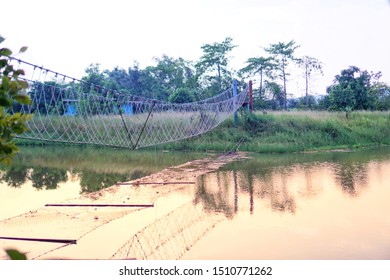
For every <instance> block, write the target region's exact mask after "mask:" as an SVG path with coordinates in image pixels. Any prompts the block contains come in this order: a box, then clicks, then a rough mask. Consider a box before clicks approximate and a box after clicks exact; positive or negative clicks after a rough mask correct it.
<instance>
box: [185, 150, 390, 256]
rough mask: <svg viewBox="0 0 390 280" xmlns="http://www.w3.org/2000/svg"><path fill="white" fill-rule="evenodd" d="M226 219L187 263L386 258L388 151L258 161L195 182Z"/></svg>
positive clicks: (389, 252) (389, 245)
mask: <svg viewBox="0 0 390 280" xmlns="http://www.w3.org/2000/svg"><path fill="white" fill-rule="evenodd" d="M198 183H199V185H198V193H197V199H198V200H201V201H203V202H205V204H206V205H209V206H208V207H207V208H208V209H209V211H210V212H213V211H214V212H215V213H216V212H218V213H220V212H223V213H224V214H225V217H226V219H225V220H224V221H223V222H221V223H220V224H219V225H218V226H216V227H215V228H214V229H213V230H212V231H211V232H210V233H209V234H208V235H207V236H206V237H205V238H203V239H202V240H200V241H199V242H198V243H197V244H196V245H195V246H194V247H193V248H192V249H191V250H190V251H189V252H188V253H187V254H186V255H185V256H184V258H185V259H390V150H389V149H375V150H364V151H358V152H348V151H337V152H330V153H322V154H304V155H288V156H265V155H258V156H255V157H254V158H253V159H252V160H249V161H247V162H244V163H236V164H232V165H230V166H228V167H227V168H224V169H223V170H221V171H219V172H215V173H210V174H207V175H204V176H202V177H201V178H199V181H198Z"/></svg>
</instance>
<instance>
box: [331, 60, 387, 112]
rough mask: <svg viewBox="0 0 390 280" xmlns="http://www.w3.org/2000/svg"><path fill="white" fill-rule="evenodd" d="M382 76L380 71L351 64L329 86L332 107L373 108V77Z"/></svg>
mask: <svg viewBox="0 0 390 280" xmlns="http://www.w3.org/2000/svg"><path fill="white" fill-rule="evenodd" d="M377 76H380V73H371V74H370V73H368V72H367V71H365V70H364V71H362V70H360V69H359V68H358V67H356V66H350V67H349V68H348V69H344V70H342V71H341V74H340V75H336V76H335V79H334V81H333V85H331V86H329V87H328V88H327V90H326V91H327V93H328V94H329V101H330V109H331V110H344V111H346V112H349V111H352V110H367V109H373V102H374V96H373V95H372V91H371V89H372V84H371V79H373V78H375V77H377Z"/></svg>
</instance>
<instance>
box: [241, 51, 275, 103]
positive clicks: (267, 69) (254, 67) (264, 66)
mask: <svg viewBox="0 0 390 280" xmlns="http://www.w3.org/2000/svg"><path fill="white" fill-rule="evenodd" d="M246 64H247V65H246V66H245V67H244V68H242V69H240V70H239V73H240V74H241V75H243V74H244V75H245V74H249V75H253V74H259V75H260V87H259V98H260V99H261V98H262V94H263V73H265V75H266V76H267V77H270V78H271V80H273V78H274V77H273V75H272V72H273V70H275V68H276V64H275V62H274V61H273V58H272V57H251V58H248V60H247V61H246Z"/></svg>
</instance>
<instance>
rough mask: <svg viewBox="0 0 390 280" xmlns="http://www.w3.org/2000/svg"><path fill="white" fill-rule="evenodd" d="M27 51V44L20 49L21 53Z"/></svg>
mask: <svg viewBox="0 0 390 280" xmlns="http://www.w3.org/2000/svg"><path fill="white" fill-rule="evenodd" d="M25 51H27V47H26V46H24V47H21V48H20V50H19V53H24V52H25Z"/></svg>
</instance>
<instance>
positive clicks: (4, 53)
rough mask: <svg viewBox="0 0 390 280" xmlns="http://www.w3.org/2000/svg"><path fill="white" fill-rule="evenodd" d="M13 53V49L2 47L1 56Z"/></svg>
mask: <svg viewBox="0 0 390 280" xmlns="http://www.w3.org/2000/svg"><path fill="white" fill-rule="evenodd" d="M11 54H12V51H11V50H10V49H7V48H2V49H0V56H10V55H11Z"/></svg>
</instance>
